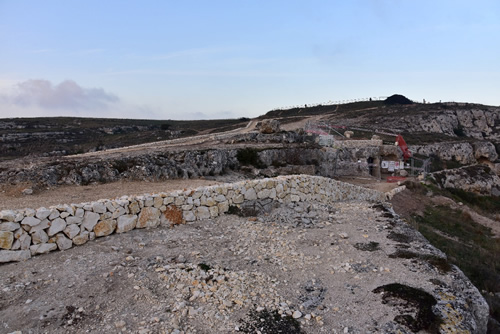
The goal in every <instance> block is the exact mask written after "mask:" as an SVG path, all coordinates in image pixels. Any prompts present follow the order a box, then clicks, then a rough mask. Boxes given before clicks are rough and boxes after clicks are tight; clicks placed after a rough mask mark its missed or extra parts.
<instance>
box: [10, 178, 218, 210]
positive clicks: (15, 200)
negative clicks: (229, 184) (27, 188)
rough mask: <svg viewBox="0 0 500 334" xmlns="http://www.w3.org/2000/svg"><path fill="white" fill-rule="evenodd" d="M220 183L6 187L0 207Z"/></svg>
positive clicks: (187, 181) (24, 205)
mask: <svg viewBox="0 0 500 334" xmlns="http://www.w3.org/2000/svg"><path fill="white" fill-rule="evenodd" d="M217 183H220V182H218V181H214V180H206V179H189V180H183V179H175V180H166V181H161V182H146V181H118V182H114V183H107V184H94V185H88V186H77V185H68V186H61V187H57V188H53V189H48V190H45V191H42V192H40V193H36V194H32V195H22V190H23V189H24V187H23V186H18V187H14V188H12V187H10V188H6V189H4V190H3V191H2V192H0V210H5V209H24V208H33V209H36V208H39V207H42V206H43V207H49V206H51V205H57V204H71V203H83V202H90V201H96V200H99V199H104V198H107V199H112V198H116V197H121V196H124V195H141V194H149V193H159V192H170V191H173V190H178V189H185V188H197V187H201V186H209V185H214V184H217Z"/></svg>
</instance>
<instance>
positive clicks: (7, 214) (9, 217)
mask: <svg viewBox="0 0 500 334" xmlns="http://www.w3.org/2000/svg"><path fill="white" fill-rule="evenodd" d="M16 215H17V214H16V213H15V212H14V211H12V210H2V211H0V219H1V220H5V221H8V222H13V221H15V219H16Z"/></svg>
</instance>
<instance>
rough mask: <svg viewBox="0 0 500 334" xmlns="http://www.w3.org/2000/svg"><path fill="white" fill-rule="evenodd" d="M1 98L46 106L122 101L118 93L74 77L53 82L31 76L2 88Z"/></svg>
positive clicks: (84, 106)
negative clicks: (82, 82) (82, 84)
mask: <svg viewBox="0 0 500 334" xmlns="http://www.w3.org/2000/svg"><path fill="white" fill-rule="evenodd" d="M0 102H3V103H4V104H11V105H15V106H19V107H31V106H33V107H39V108H42V109H75V110H78V109H92V108H99V109H103V108H106V107H108V106H109V105H110V104H113V103H117V102H119V98H118V97H117V96H116V95H113V94H110V93H107V92H106V91H104V90H103V89H102V88H84V87H81V86H80V85H78V84H77V83H76V82H74V81H72V80H66V81H63V82H61V83H59V84H57V85H53V84H52V83H51V82H50V81H48V80H41V79H38V80H27V81H23V82H20V83H18V84H16V85H15V86H14V87H11V89H9V90H8V91H6V92H3V93H2V92H0Z"/></svg>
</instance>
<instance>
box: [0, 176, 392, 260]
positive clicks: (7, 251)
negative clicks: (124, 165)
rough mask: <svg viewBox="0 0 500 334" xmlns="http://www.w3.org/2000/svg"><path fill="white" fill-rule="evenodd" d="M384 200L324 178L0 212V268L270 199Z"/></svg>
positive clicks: (284, 179)
mask: <svg viewBox="0 0 500 334" xmlns="http://www.w3.org/2000/svg"><path fill="white" fill-rule="evenodd" d="M385 196H386V195H385V194H383V193H381V192H378V191H375V190H371V189H367V188H363V187H359V186H355V185H352V184H348V183H344V182H339V181H335V180H332V179H329V178H324V177H319V176H310V175H290V176H279V177H276V178H268V179H259V180H250V181H241V182H237V183H231V184H222V185H214V186H209V187H200V188H196V189H188V190H181V191H175V192H171V193H158V194H150V195H141V196H124V197H121V198H117V199H103V200H99V201H96V202H90V203H80V204H64V205H57V206H52V207H49V208H44V207H42V208H38V209H36V210H35V209H24V210H3V211H1V212H0V263H1V262H12V261H23V260H27V259H29V258H31V257H32V256H35V255H38V254H43V253H48V252H51V251H55V250H66V249H69V248H71V247H73V246H79V245H83V244H85V243H87V242H88V241H91V240H94V239H95V238H98V237H104V236H108V235H110V234H113V233H125V232H128V231H130V230H132V229H140V228H155V227H158V226H160V225H167V226H168V225H176V224H181V223H184V222H191V221H195V220H202V219H208V218H215V217H217V216H219V215H222V214H224V213H226V212H227V211H228V210H229V208H230V207H231V206H236V207H240V206H241V205H242V204H243V203H245V202H248V201H255V200H260V199H262V200H266V199H267V200H269V199H271V200H273V201H277V202H280V203H290V202H310V201H315V202H319V203H324V204H327V203H330V202H335V201H345V200H361V201H374V202H379V201H384V200H385Z"/></svg>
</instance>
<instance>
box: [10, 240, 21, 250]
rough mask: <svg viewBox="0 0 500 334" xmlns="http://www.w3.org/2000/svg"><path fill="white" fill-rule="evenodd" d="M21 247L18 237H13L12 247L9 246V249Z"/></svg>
mask: <svg viewBox="0 0 500 334" xmlns="http://www.w3.org/2000/svg"><path fill="white" fill-rule="evenodd" d="M18 249H21V242H20V241H19V239H14V243H13V244H12V247H10V250H18Z"/></svg>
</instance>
